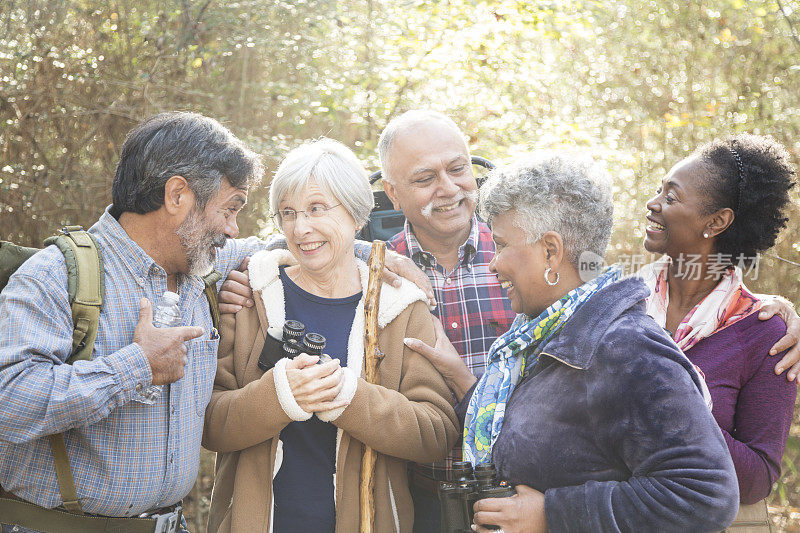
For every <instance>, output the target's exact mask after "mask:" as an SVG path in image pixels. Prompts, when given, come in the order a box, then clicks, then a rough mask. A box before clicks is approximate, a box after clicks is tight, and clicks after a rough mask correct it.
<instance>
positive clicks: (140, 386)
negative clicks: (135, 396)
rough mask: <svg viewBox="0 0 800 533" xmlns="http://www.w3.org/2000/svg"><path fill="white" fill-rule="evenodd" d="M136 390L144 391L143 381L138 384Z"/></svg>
mask: <svg viewBox="0 0 800 533" xmlns="http://www.w3.org/2000/svg"><path fill="white" fill-rule="evenodd" d="M136 392H142V384H141V383H137V384H136Z"/></svg>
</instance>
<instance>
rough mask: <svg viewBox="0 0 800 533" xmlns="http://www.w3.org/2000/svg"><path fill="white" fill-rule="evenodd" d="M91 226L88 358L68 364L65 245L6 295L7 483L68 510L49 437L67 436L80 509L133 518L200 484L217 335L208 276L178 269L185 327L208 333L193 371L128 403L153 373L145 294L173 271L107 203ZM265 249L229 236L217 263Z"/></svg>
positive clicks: (2, 356) (38, 259)
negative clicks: (101, 278)
mask: <svg viewBox="0 0 800 533" xmlns="http://www.w3.org/2000/svg"><path fill="white" fill-rule="evenodd" d="M89 231H90V232H91V233H92V234H93V235H94V236H95V237H96V238H97V241H98V245H99V247H100V250H101V253H102V257H103V266H104V269H105V301H104V305H103V310H102V312H101V313H100V325H99V329H98V334H97V341H96V342H95V346H94V354H93V356H92V360H91V361H77V362H75V363H74V364H73V365H67V364H63V363H64V361H65V360H66V359H67V357H69V355H70V352H71V349H72V330H73V326H72V314H71V310H70V306H69V302H68V296H67V272H66V267H65V265H64V257H63V255H62V254H61V252H60V251H59V250H58V248H56V247H55V246H50V247H48V248H46V249H45V250H43V251H42V252H40V253H38V254H37V255H35V256H34V257H33V258H31V259H30V260H29V261H27V262H26V263H25V264H24V265H23V266H22V267H20V268H19V269H18V270H17V272H16V273H15V274H14V275H13V276H12V277H11V279H10V281H9V283H8V285H7V287H6V288H5V289H4V290H3V292H2V294H0V406H2V407H0V485H2V487H3V488H4V489H6V490H9V491H11V492H13V493H14V494H15V495H17V496H18V497H20V498H23V499H25V500H28V501H30V502H33V503H35V504H37V505H41V506H43V507H48V508H50V507H55V506H58V505H60V504H61V495H60V492H59V488H58V482H57V479H56V474H55V468H54V463H53V455H52V453H51V450H50V443H49V440H48V439H47V438H46V436H47V435H50V434H53V433H62V432H63V433H64V439H65V441H66V446H67V454H68V456H69V460H70V464H71V466H72V472H73V475H74V477H75V484H76V488H77V491H78V496H79V498H80V501H81V505H82V506H83V509H84V511H86V512H89V513H94V514H102V515H108V516H132V515H136V514H139V513H142V512H144V511H146V510H149V509H153V508H156V507H162V506H166V505H172V504H174V503H176V502H177V501H179V500H180V499H181V498H183V497H184V496H185V495H186V494H187V493H188V492H189V490H190V489H191V488H192V485H193V484H194V481H195V478H196V477H197V469H198V464H199V457H200V438H201V435H202V431H203V415H204V413H205V408H206V404H207V403H208V401H209V399H210V397H211V388H212V385H213V382H214V373H215V371H216V361H217V357H216V351H217V344H218V343H219V340H218V339H214V338H211V335H210V332H211V329H212V324H211V316H210V312H209V309H208V302H207V300H206V298H205V296H204V294H203V288H204V285H203V281H202V280H201V279H200V278H198V277H194V276H179V283H178V293H179V294H180V297H181V299H180V306H181V311H182V315H183V324H184V325H193V326H201V327H202V328H203V329H204V330H205V332H206V333H205V334H204V335H203V336H202V337H200V338H197V339H194V340H193V341H190V342H189V343H188V344H189V345H188V349H189V352H188V359H189V363H188V365H187V367H186V374H185V376H184V377H183V378H182V379H181V380H179V381H177V382H176V383H173V384H172V385H169V386H165V387H164V391H163V393H162V395H161V397H160V398H159V400H158V402H157V403H156V404H155V405H152V406H151V405H145V404H141V403H137V402H133V401H131V398H132V396H133V394H134V390H135V388H136V386H137V385H142V386H143V387H146V386H148V385H150V382H151V379H152V375H151V372H150V366H149V365H148V362H147V359H146V358H145V356H144V353H143V351H142V349H141V347H139V345H138V344H134V343H133V332H134V329H135V328H136V324H137V322H138V320H139V310H138V309H139V299H140V298H142V297H147V298H149V299H150V301H152V302H157V301H158V300H159V299H160V297H161V295H162V294H163V293H164V291H165V290H167V275H166V272H165V271H164V270H163V269H162V268H161V267H159V266H158V265H157V264H155V262H154V261H153V260H152V259H151V258H150V257H149V256H148V255H147V254H146V253H145V252H144V250H142V249H141V248H140V247H139V245H137V244H136V243H135V242H133V241H132V240H131V239H130V238H129V237H128V235H127V234H126V233H125V231H124V230H123V229H122V227H121V226H120V225H119V223H118V222H117V221H116V220H115V219H114V218H113V217H112V216H111V215H110V214H109V213H108V210H106V212H105V213H104V214H103V216H102V217H101V218H100V220H99V221H98V222H97V223H96V224H95V225H94V226H93V227H92V228H91V229H90V230H89ZM264 247H265V246H264V243H263V242H262V241H259V240H258V239H254V238H251V239H247V240H229V241H228V243H227V244H226V246H225V247H224V248H222V249H221V250H218V256H217V262H216V265H215V266H216V268H217V270H219V271H220V272H221V273H222V274H223V277H224V276H226V275H227V274H228V272H230V270H232V269H233V268H235V267H236V266H238V264H239V263H240V262H241V261H242V259H244V258H245V257H246V256H248V255H250V254H252V253H253V252H254V251H256V250H258V249H261V248H264Z"/></svg>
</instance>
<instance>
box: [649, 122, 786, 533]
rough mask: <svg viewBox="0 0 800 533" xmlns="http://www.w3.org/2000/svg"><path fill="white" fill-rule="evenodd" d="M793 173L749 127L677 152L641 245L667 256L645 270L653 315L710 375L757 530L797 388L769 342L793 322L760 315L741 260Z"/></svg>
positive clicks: (781, 219) (774, 219) (762, 233)
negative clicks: (778, 367)
mask: <svg viewBox="0 0 800 533" xmlns="http://www.w3.org/2000/svg"><path fill="white" fill-rule="evenodd" d="M794 182H795V170H794V168H793V167H792V165H791V164H790V162H789V155H788V153H787V152H786V150H785V149H784V148H783V147H782V146H780V145H779V144H778V143H776V142H775V141H773V140H772V139H770V138H767V137H760V136H755V135H746V134H743V135H737V136H734V137H729V138H727V139H724V140H716V141H714V142H711V143H709V144H706V145H704V146H702V147H700V148H699V149H697V150H696V151H695V152H694V153H693V154H692V155H691V156H689V157H687V158H686V159H684V160H682V161H680V162H679V163H678V164H677V165H675V166H674V167H673V168H672V170H670V172H669V174H667V176H666V177H665V178H664V179H663V180H662V183H661V187H660V188H659V189H658V191H657V194H656V196H655V197H654V198H652V199H651V200H650V201H649V202H648V203H647V209H648V211H649V212H648V215H647V219H648V220H649V221H650V224H649V225H648V226H647V236H646V237H645V240H644V246H645V248H646V249H647V250H648V251H649V252H655V253H662V254H664V255H665V257H664V258H663V259H661V260H659V261H657V262H656V263H654V264H653V265H649V266H648V267H645V269H644V270H643V271H642V275H643V277H644V278H645V281H646V282H647V284H648V285H649V287H650V288H651V291H652V293H651V296H650V297H649V298H648V300H647V313H648V314H649V315H651V316H653V317H654V318H655V319H656V321H657V322H658V323H659V324H660V325H662V326H663V327H665V328H666V329H667V331H669V332H670V334H671V335H672V337H673V339H674V340H675V342H676V343H677V344H678V346H679V347H680V348H681V349H683V351H684V353H685V354H686V355H687V356H688V357H689V359H690V360H691V361H692V362H693V363H694V364H695V365H696V366H697V367H699V368H700V369H701V371H702V372H703V373H704V375H705V378H706V381H707V384H708V388H709V390H710V393H711V398H712V400H713V408H712V413H713V415H714V417H715V419H716V420H717V423H718V424H719V426H720V428H721V429H722V433H723V436H724V437H725V441H726V443H727V444H728V449H729V450H730V452H731V456H732V458H733V462H734V465H735V467H736V474H737V477H738V479H739V491H740V497H741V503H742V507H741V510H740V513H739V517H738V518H737V522H740V523H741V524H742V526H745V522H746V523H747V524H749V525H750V527H753V524H754V523H759V522H761V523H762V524H763V526H761V528H756V529H752V530H751V531H762V530H763V531H769V521H768V518H767V515H766V504H765V503H764V502H763V500H764V498H766V497H767V496H768V495H769V492H770V490H771V487H772V484H773V482H775V480H777V479H778V477H779V476H780V470H781V468H780V464H781V456H782V455H783V449H784V446H785V445H786V440H787V438H788V435H789V427H790V425H791V421H792V411H793V409H794V402H795V397H796V394H797V386H796V384H795V383H794V382H792V381H787V380H786V379H783V378H782V377H781V376H778V375H776V374H775V373H774V372H773V369H772V362H771V359H770V357H769V350H770V347H771V346H772V345H773V344H774V343H775V341H776V340H777V339H779V338H780V337H781V336H782V335H783V333H784V331H785V328H786V326H785V325H784V323H783V321H781V320H780V319H779V318H778V317H773V318H771V319H769V320H766V321H761V320H759V318H758V313H757V312H756V311H758V310H759V309H760V308H761V305H762V302H761V300H760V299H759V298H758V297H757V296H755V295H753V294H752V293H751V292H749V291H748V290H747V288H746V287H745V286H744V284H743V282H742V270H741V267H749V266H751V265H753V263H754V262H755V261H757V260H758V258H757V255H758V254H759V253H761V252H763V251H765V250H767V249H768V248H770V247H771V246H772V245H773V244H774V243H775V239H776V237H777V236H778V233H779V231H780V230H781V229H782V228H783V227H785V225H786V221H787V218H786V217H785V215H784V211H785V209H786V207H787V205H788V204H789V202H790V199H789V195H788V190H789V189H790V188H791V187H792V186H793V185H794ZM753 504H757V505H755V506H754V505H753ZM735 526H736V524H734V527H735ZM745 527H746V526H745ZM737 531H740V530H738V529H737Z"/></svg>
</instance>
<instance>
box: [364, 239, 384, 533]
mask: <svg viewBox="0 0 800 533" xmlns="http://www.w3.org/2000/svg"><path fill="white" fill-rule="evenodd" d="M385 258H386V244H385V243H384V242H383V241H374V242H373V243H372V254H371V255H370V256H369V283H368V284H367V294H366V297H365V298H364V318H365V320H364V326H365V332H364V380H366V382H367V383H377V382H378V362H379V361H380V358H379V356H378V303H379V302H380V298H381V276H382V274H383V265H384V261H385ZM375 459H376V453H375V450H373V449H372V448H370V447H369V446H367V445H366V444H364V455H362V457H361V485H360V486H359V503H360V505H359V507H360V518H361V528H360V529H361V533H372V531H373V529H374V526H375V501H374V486H375Z"/></svg>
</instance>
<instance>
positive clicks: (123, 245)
mask: <svg viewBox="0 0 800 533" xmlns="http://www.w3.org/2000/svg"><path fill="white" fill-rule="evenodd" d="M110 209H111V206H108V207H107V208H106V210H105V211H104V212H103V214H102V215H101V216H100V219H99V220H98V221H97V223H96V224H95V225H94V226H92V230H91V231H92V233H93V234H96V235H97V236H98V237H99V238H101V239H102V240H103V241H105V245H106V246H108V247H109V248H111V249H112V250H113V251H114V253H115V254H116V255H117V257H119V260H120V262H122V264H124V265H125V267H126V268H127V269H128V270H129V271H130V273H131V274H133V276H134V277H135V278H136V281H137V282H138V283H139V284H140V285H141V284H142V283H144V280H146V279H147V278H148V277H150V275H151V274H152V273H153V272H154V270H155V269H160V270H162V271H163V269H162V268H161V267H160V266H158V265H157V264H156V262H155V261H154V260H153V258H152V257H150V256H149V255H147V253H146V252H145V251H144V250H143V249H142V247H141V246H139V244H138V243H137V242H136V241H134V240H133V239H131V238H130V236H128V234H127V233H126V232H125V230H124V229H123V228H122V226H121V225H120V223H119V221H118V220H117V219H116V218H114V217H113V216H112V215H111V213H110V212H109V210H110ZM165 275H166V273H165Z"/></svg>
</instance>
